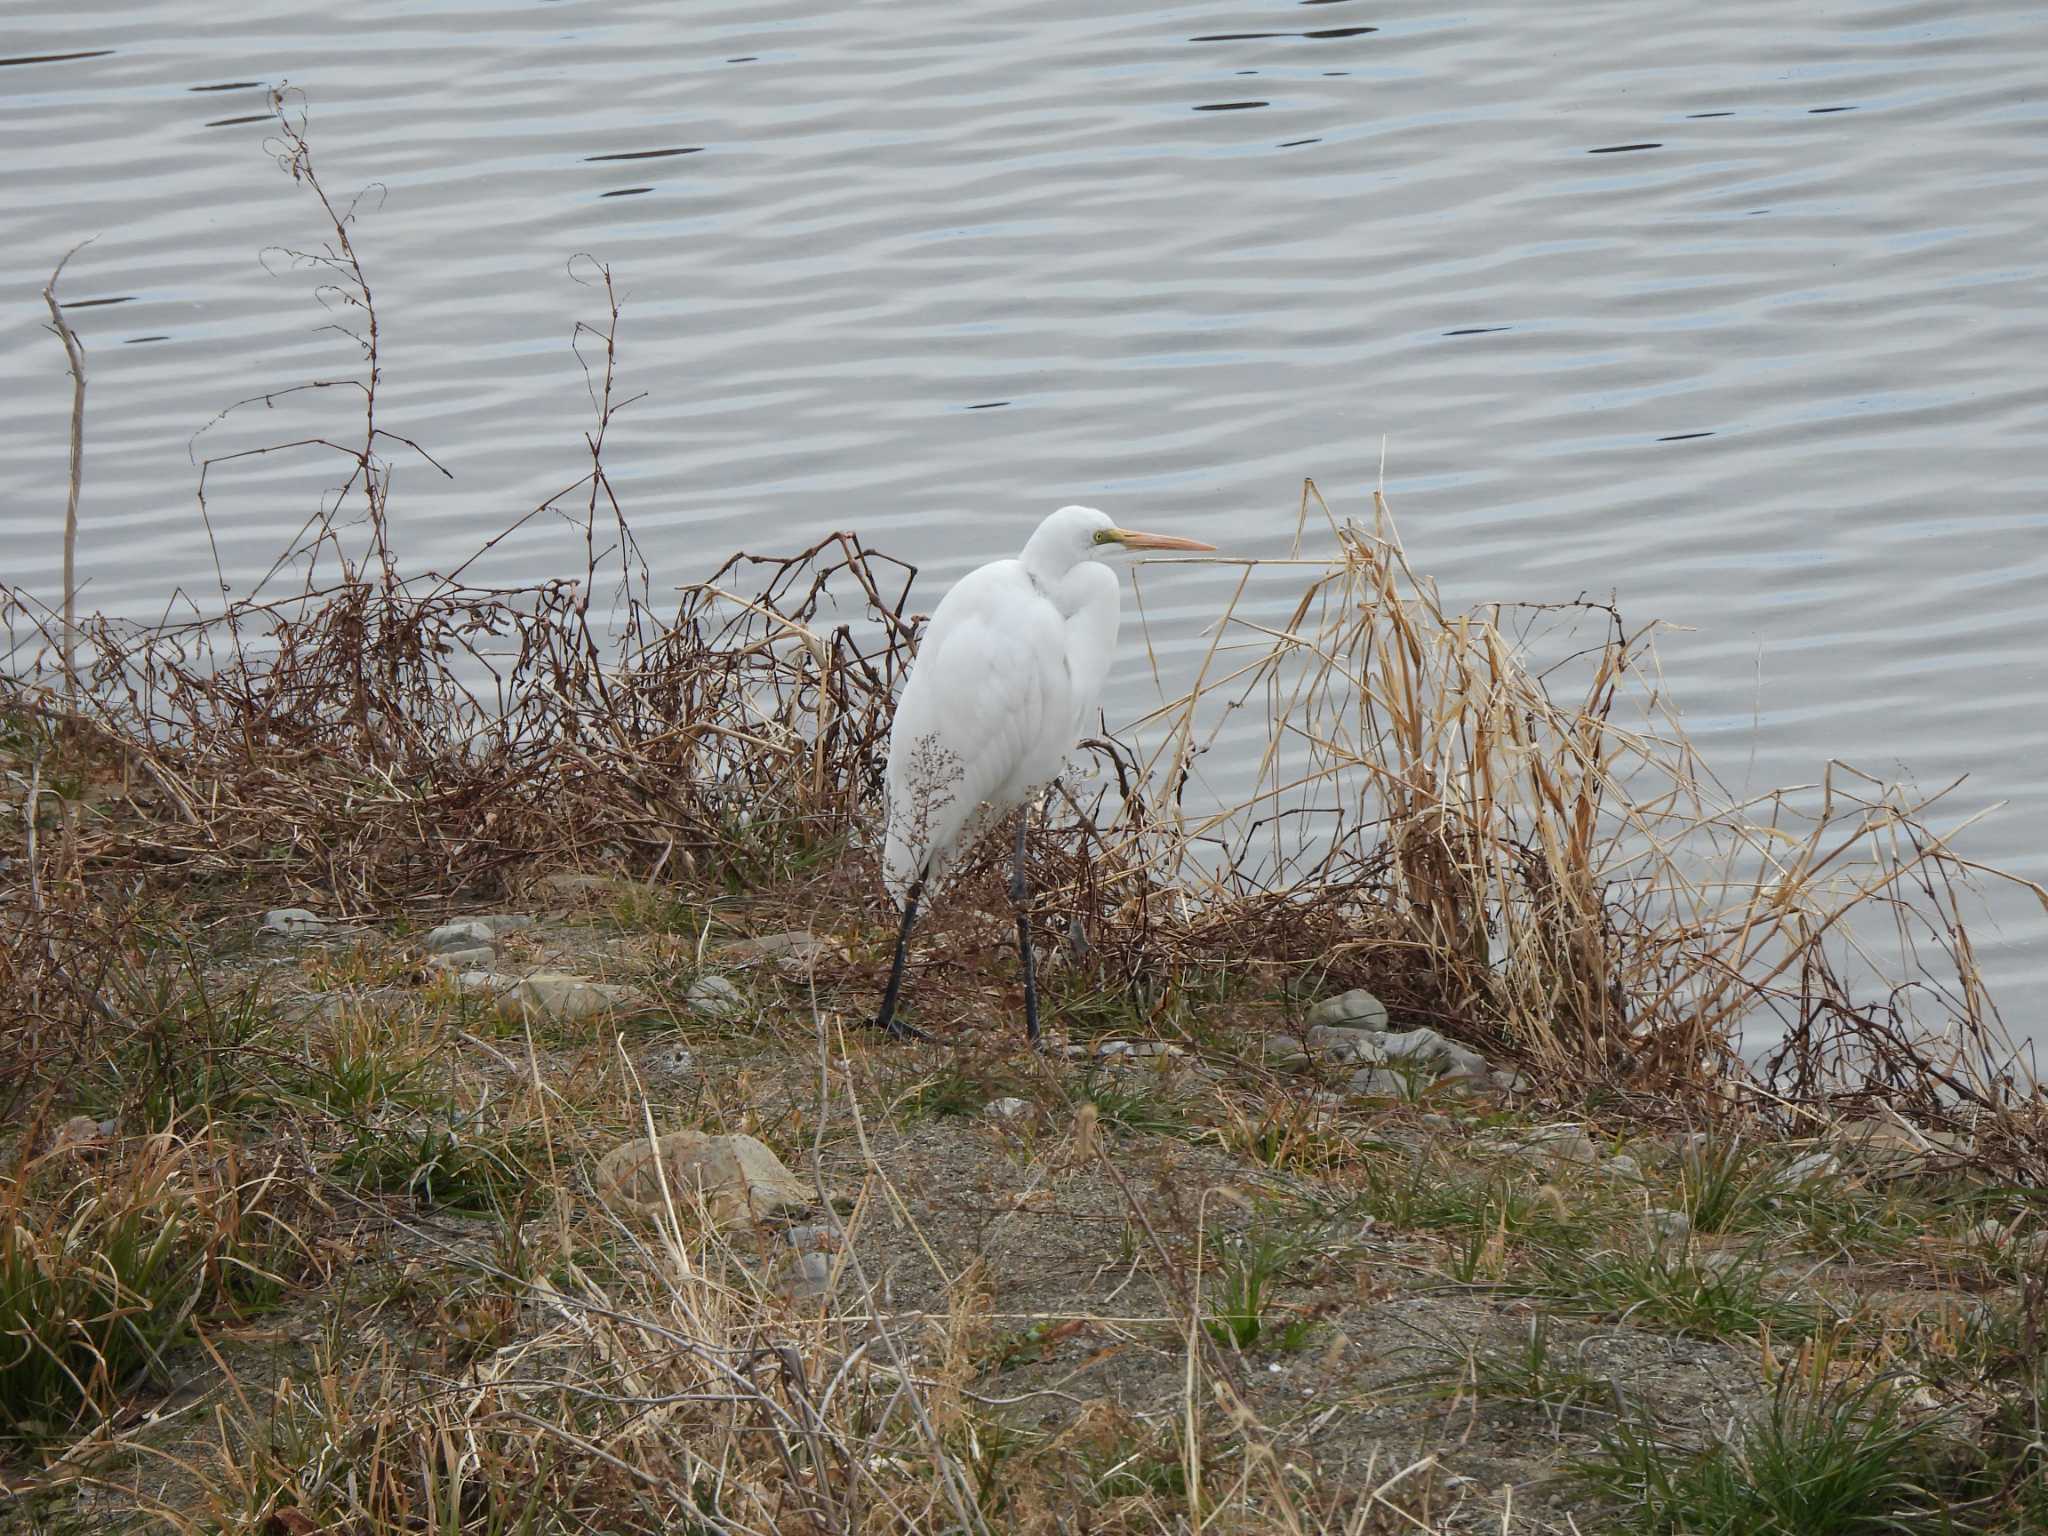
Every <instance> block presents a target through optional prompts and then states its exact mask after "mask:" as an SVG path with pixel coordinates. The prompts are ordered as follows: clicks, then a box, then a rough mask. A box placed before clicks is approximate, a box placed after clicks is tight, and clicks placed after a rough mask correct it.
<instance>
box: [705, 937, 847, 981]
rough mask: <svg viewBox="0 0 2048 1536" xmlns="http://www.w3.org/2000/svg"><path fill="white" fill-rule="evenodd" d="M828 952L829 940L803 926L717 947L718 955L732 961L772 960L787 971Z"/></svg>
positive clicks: (824, 955) (822, 957)
mask: <svg viewBox="0 0 2048 1536" xmlns="http://www.w3.org/2000/svg"><path fill="white" fill-rule="evenodd" d="M831 953H832V946H831V945H830V944H827V943H826V942H825V941H824V940H823V939H821V938H819V937H818V936H817V935H816V934H814V933H812V932H810V931H809V930H808V929H804V928H792V929H790V930H789V931H787V932H786V933H764V934H762V935H761V936H760V937H758V938H753V939H741V940H739V941H738V942H736V943H732V944H726V945H723V946H721V947H720V949H719V951H718V955H719V958H720V959H722V960H729V961H731V962H732V963H733V964H734V965H754V964H757V963H758V962H760V961H763V960H773V961H774V962H775V963H776V965H777V966H778V967H779V968H781V969H783V970H788V971H801V970H803V969H805V968H806V967H808V966H810V965H813V964H815V963H816V962H817V961H819V960H822V959H824V958H825V957H826V956H827V955H829V954H831Z"/></svg>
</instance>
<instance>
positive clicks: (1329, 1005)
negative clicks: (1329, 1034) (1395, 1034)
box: [1302, 987, 1387, 1030]
mask: <svg viewBox="0 0 2048 1536" xmlns="http://www.w3.org/2000/svg"><path fill="white" fill-rule="evenodd" d="M1302 1023H1303V1024H1304V1025H1305V1026H1307V1027H1308V1028H1309V1029H1311V1030H1313V1029H1314V1028H1315V1027H1316V1026H1317V1025H1318V1024H1326V1025H1337V1026H1341V1027H1344V1028H1349V1029H1385V1028H1386V1027H1387V1005H1386V1004H1385V1003H1383V1002H1381V1001H1380V1000H1379V999H1378V998H1376V997H1374V996H1373V995H1372V994H1371V993H1370V992H1368V991H1366V990H1365V988H1363V987H1353V988H1352V989H1351V990H1350V991H1349V992H1341V993H1339V994H1338V995H1337V996H1335V997H1326V998H1324V999H1323V1000H1322V1001H1321V1002H1320V1003H1317V1004H1316V1005H1315V1006H1314V1007H1313V1008H1311V1009H1309V1011H1308V1014H1307V1016H1306V1017H1304V1018H1303V1020H1302Z"/></svg>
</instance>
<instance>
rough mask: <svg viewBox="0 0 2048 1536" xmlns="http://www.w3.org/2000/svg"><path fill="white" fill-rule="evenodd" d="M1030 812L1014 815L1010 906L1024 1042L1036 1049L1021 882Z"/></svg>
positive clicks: (1026, 887) (1033, 974)
mask: <svg viewBox="0 0 2048 1536" xmlns="http://www.w3.org/2000/svg"><path fill="white" fill-rule="evenodd" d="M1030 826H1031V808H1030V807H1029V806H1028V805H1027V806H1025V807H1024V808H1023V809H1022V810H1020V811H1018V812H1017V859H1016V862H1015V863H1014V864H1012V865H1011V866H1010V905H1011V906H1013V907H1015V908H1016V909H1017V958H1018V960H1019V961H1020V962H1021V963H1022V964H1023V967H1024V1038H1025V1040H1026V1041H1027V1042H1028V1043H1029V1044H1030V1046H1031V1048H1032V1049H1033V1050H1037V1049H1038V969H1037V966H1036V965H1035V964H1034V963H1033V961H1032V958H1031V885H1030V882H1028V881H1027V880H1025V878H1024V835H1025V833H1026V831H1027V830H1028V829H1029V828H1030Z"/></svg>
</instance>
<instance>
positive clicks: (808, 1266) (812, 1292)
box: [789, 1253, 832, 1300]
mask: <svg viewBox="0 0 2048 1536" xmlns="http://www.w3.org/2000/svg"><path fill="white" fill-rule="evenodd" d="M831 1288H832V1256H831V1255H830V1254H827V1253H800V1254H798V1255H797V1256H796V1268H795V1270H794V1271H793V1272H792V1273H791V1274H790V1277H789V1294H790V1295H791V1296H794V1297H797V1298H799V1299H806V1300H807V1299H810V1298H813V1297H818V1296H822V1295H824V1294H825V1293H826V1292H827V1291H829V1290H830V1289H831Z"/></svg>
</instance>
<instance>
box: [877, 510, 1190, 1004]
mask: <svg viewBox="0 0 2048 1536" xmlns="http://www.w3.org/2000/svg"><path fill="white" fill-rule="evenodd" d="M1209 548H1212V546H1211V545H1208V544H1203V543H1200V542H1198V541H1197V540H1194V539H1183V538H1175V537H1172V536H1169V535H1166V534H1154V533H1134V532H1132V531H1130V530H1128V529H1124V528H1119V527H1117V526H1116V524H1114V523H1112V522H1111V521H1110V520H1109V518H1108V517H1106V516H1104V515H1103V514H1102V513H1100V512H1098V511H1096V510H1095V509H1094V508H1093V507H1061V508H1060V509H1059V511H1057V512H1055V513H1053V514H1052V515H1051V516H1050V517H1048V518H1047V519H1046V520H1045V521H1044V522H1042V523H1040V524H1039V525H1038V529H1037V531H1036V532H1035V533H1033V534H1032V535H1031V538H1030V540H1029V541H1028V542H1027V543H1026V544H1025V546H1024V550H1023V553H1022V554H1020V555H1019V556H1018V557H1017V558H1015V559H1013V560H997V561H993V562H991V563H990V564H988V565H984V566H982V567H980V568H979V569H977V570H973V571H970V572H968V574H967V575H965V576H963V577H962V578H961V579H960V581H959V583H958V584H957V585H956V586H955V587H954V588H953V590H952V591H950V592H948V593H947V594H946V595H945V597H944V598H943V599H941V600H940V603H939V606H938V610H937V611H936V612H935V613H933V614H932V619H931V623H930V625H929V626H928V627H927V628H926V630H925V633H924V639H923V641H922V642H921V643H920V644H919V647H918V652H917V659H916V661H915V662H913V663H912V665H911V669H910V678H909V680H908V681H907V682H906V683H905V684H904V686H903V696H902V698H901V699H899V700H898V701H897V704H896V719H895V724H894V726H893V727H892V730H891V733H890V739H889V784H888V791H889V826H888V833H887V836H886V839H885V841H884V845H883V851H882V878H883V881H884V883H885V884H886V885H887V887H888V890H889V894H890V895H891V896H892V897H894V898H895V899H896V901H897V903H898V904H899V905H901V906H902V907H903V910H904V921H903V932H902V935H901V936H900V937H899V939H898V941H897V952H896V963H895V966H894V968H893V969H892V971H891V973H890V981H889V989H888V991H887V992H886V993H885V994H884V995H883V1001H882V1009H881V1012H880V1014H879V1015H878V1016H877V1018H876V1021H875V1022H876V1023H877V1024H880V1025H882V1026H883V1027H885V1028H890V1029H896V1030H897V1032H899V1033H902V1032H905V1031H903V1030H901V1029H900V1028H898V1026H897V1025H896V1024H895V1019H894V1011H895V1003H896V994H897V990H898V987H899V986H900V983H901V980H902V970H903V952H904V942H905V940H907V939H908V937H909V933H910V925H911V923H912V922H914V921H915V919H916V902H917V900H918V899H919V898H921V897H924V896H929V895H930V894H932V893H933V892H934V891H936V890H937V889H938V888H939V886H940V885H942V884H943V883H944V881H945V878H946V876H947V874H948V872H949V871H950V869H951V867H952V865H953V862H954V860H955V859H956V858H957V857H958V855H959V853H960V851H961V849H963V848H964V847H965V846H966V845H967V843H968V841H969V840H970V839H971V837H972V836H973V834H974V833H975V832H977V831H978V830H980V828H981V827H982V826H984V825H985V824H986V823H987V821H989V820H992V819H994V818H997V817H1001V816H1004V815H1007V814H1008V813H1009V812H1011V811H1014V810H1016V809H1017V808H1018V807H1020V806H1023V805H1025V804H1026V803H1027V802H1028V801H1029V800H1030V798H1031V796H1032V794H1033V792H1034V791H1036V790H1038V789H1040V788H1042V787H1044V786H1045V785H1047V784H1050V783H1051V782H1052V780H1053V779H1055V778H1057V777H1058V775H1059V772H1060V769H1061V768H1062V767H1063V766H1064V765H1065V763H1066V760H1067V754H1068V753H1069V752H1070V751H1072V750H1073V747H1074V743H1075V742H1076V741H1077V740H1078V739H1079V738H1080V736H1081V734H1082V733H1083V732H1084V731H1085V730H1086V729H1087V728H1088V726H1089V725H1090V724H1091V723H1092V721H1093V719H1094V716H1095V708H1096V703H1097V701H1098V700H1099V699H1100V697H1101V695H1102V684H1103V680H1104V678H1105V677H1107V676H1108V674H1109V664H1110V659H1111V657H1112V656H1113V655H1114V654H1115V651H1116V634H1117V620H1118V598H1119V593H1118V582H1117V578H1116V573H1115V572H1114V571H1111V570H1110V569H1109V568H1108V567H1107V566H1104V565H1101V564H1099V563H1098V561H1097V557H1098V556H1101V555H1104V554H1110V553H1114V552H1115V551H1117V550H1119V549H1188V550H1206V549H1209ZM1020 848H1021V844H1020ZM1012 890H1013V894H1014V895H1015V898H1016V900H1017V901H1018V904H1019V913H1018V921H1019V941H1020V944H1021V945H1022V946H1023V949H1024V952H1025V953H1024V963H1025V972H1024V974H1025V1003H1026V1016H1027V1018H1028V1019H1029V1020H1030V1025H1031V1034H1032V1038H1033V1039H1036V1037H1037V1017H1036V1012H1035V1006H1036V1005H1035V1002H1034V1001H1033V997H1032V992H1031V968H1030V953H1029V950H1030V945H1029V936H1028V917H1027V916H1026V914H1025V912H1024V908H1023V902H1024V887H1023V874H1022V870H1021V868H1020V869H1019V870H1018V871H1017V873H1016V876H1015V877H1014V882H1013V886H1012Z"/></svg>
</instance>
